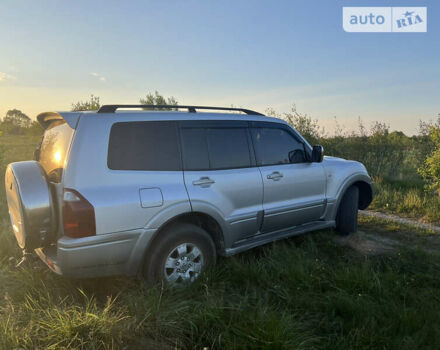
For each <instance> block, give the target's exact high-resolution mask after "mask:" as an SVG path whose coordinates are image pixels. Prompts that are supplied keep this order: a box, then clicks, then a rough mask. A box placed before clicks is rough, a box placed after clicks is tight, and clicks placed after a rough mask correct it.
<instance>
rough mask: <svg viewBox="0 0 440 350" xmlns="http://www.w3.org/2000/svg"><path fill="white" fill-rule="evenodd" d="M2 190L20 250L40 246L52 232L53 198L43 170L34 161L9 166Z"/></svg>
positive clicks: (53, 221) (53, 222)
mask: <svg viewBox="0 0 440 350" xmlns="http://www.w3.org/2000/svg"><path fill="white" fill-rule="evenodd" d="M5 186H6V199H7V201H8V210H9V216H10V218H11V224H12V229H13V231H14V234H15V237H16V238H17V242H18V244H19V246H20V247H21V248H26V249H34V248H38V247H40V246H42V245H43V243H44V242H45V240H46V239H47V238H48V237H50V236H51V235H52V233H53V232H54V229H55V227H54V225H55V220H54V210H53V201H52V195H51V192H50V188H49V185H48V183H47V180H46V176H45V172H44V170H43V168H42V167H41V165H40V164H39V163H38V162H36V161H26V162H17V163H11V164H9V165H8V167H7V169H6V175H5Z"/></svg>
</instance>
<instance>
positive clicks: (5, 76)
mask: <svg viewBox="0 0 440 350" xmlns="http://www.w3.org/2000/svg"><path fill="white" fill-rule="evenodd" d="M8 80H15V77H14V76H13V75H10V74H6V73H2V72H0V82H3V81H8Z"/></svg>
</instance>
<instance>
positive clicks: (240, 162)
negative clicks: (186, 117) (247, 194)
mask: <svg viewBox="0 0 440 350" xmlns="http://www.w3.org/2000/svg"><path fill="white" fill-rule="evenodd" d="M181 135H182V148H183V163H184V167H185V169H186V170H208V169H211V170H215V169H234V168H246V167H250V166H251V158H250V154H249V144H248V137H247V129H245V128H194V129H193V128H191V129H186V128H184V129H182V130H181Z"/></svg>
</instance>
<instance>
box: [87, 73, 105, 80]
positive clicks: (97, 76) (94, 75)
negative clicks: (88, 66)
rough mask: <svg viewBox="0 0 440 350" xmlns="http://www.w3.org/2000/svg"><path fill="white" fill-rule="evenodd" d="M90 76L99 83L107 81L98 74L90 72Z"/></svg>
mask: <svg viewBox="0 0 440 350" xmlns="http://www.w3.org/2000/svg"><path fill="white" fill-rule="evenodd" d="M90 75H91V76H92V77H95V78H96V79H98V80H99V81H102V82H103V83H105V82H106V81H107V79H106V78H105V77H104V76H102V75H100V74H98V73H95V72H92V73H90Z"/></svg>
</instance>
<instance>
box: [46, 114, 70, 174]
mask: <svg viewBox="0 0 440 350" xmlns="http://www.w3.org/2000/svg"><path fill="white" fill-rule="evenodd" d="M74 132H75V130H74V129H72V128H71V127H70V126H69V124H67V123H66V122H65V121H64V120H57V121H54V122H52V123H51V124H50V125H49V127H48V128H47V129H46V131H45V132H44V136H43V140H42V141H41V146H40V157H39V162H40V164H41V166H42V167H43V169H44V170H45V171H46V174H47V175H48V177H49V180H50V181H52V182H60V181H61V176H62V173H63V168H64V165H65V162H66V160H67V152H68V151H69V146H70V143H71V142H72V137H73V134H74Z"/></svg>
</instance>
